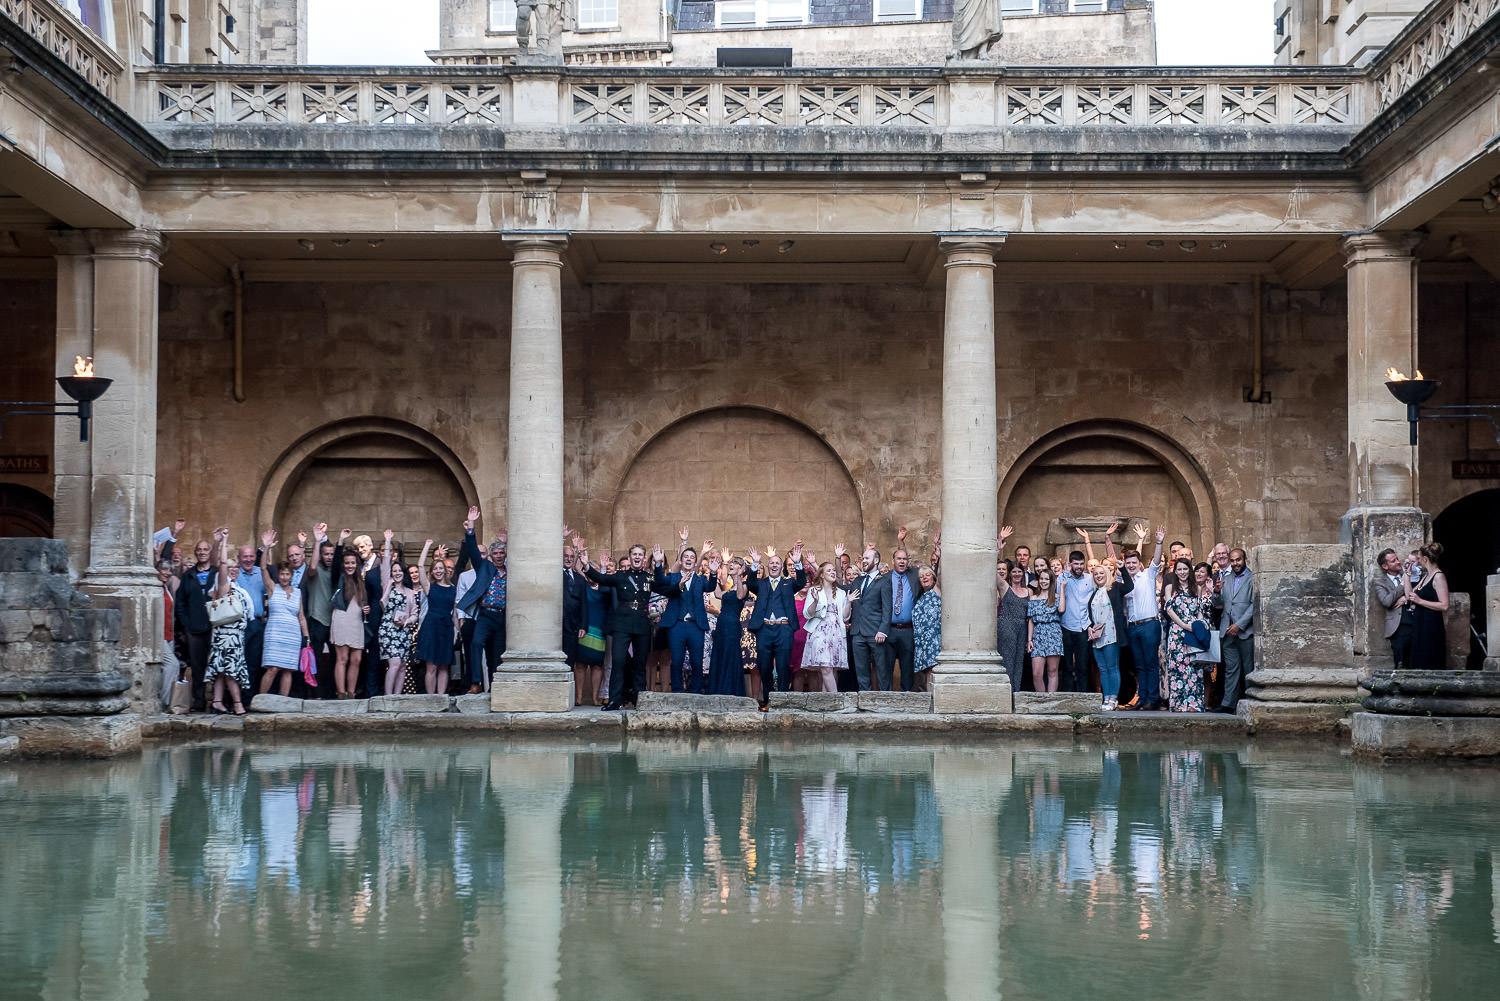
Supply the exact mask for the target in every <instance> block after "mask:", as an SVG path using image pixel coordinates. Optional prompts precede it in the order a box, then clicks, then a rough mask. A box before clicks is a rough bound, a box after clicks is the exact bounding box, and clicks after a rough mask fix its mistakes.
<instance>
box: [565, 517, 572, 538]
mask: <svg viewBox="0 0 1500 1001" xmlns="http://www.w3.org/2000/svg"><path fill="white" fill-rule="evenodd" d="M572 534H573V530H572V529H571V528H569V527H568V523H567V522H566V521H565V522H563V541H564V542H567V541H568V536H570V535H572Z"/></svg>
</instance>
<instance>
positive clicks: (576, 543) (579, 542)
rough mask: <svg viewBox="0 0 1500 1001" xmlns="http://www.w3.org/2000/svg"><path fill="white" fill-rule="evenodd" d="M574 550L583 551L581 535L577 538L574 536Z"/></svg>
mask: <svg viewBox="0 0 1500 1001" xmlns="http://www.w3.org/2000/svg"><path fill="white" fill-rule="evenodd" d="M573 548H574V549H582V548H583V536H581V535H575V536H573Z"/></svg>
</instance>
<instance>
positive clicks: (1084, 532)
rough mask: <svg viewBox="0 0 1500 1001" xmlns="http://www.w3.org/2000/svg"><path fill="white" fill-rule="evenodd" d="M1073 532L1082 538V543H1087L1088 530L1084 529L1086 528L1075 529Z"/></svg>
mask: <svg viewBox="0 0 1500 1001" xmlns="http://www.w3.org/2000/svg"><path fill="white" fill-rule="evenodd" d="M1073 531H1075V532H1077V533H1078V534H1079V535H1081V536H1083V541H1084V542H1087V541H1089V530H1088V529H1086V528H1083V527H1079V528H1075V529H1073Z"/></svg>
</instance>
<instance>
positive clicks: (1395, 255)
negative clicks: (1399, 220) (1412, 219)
mask: <svg viewBox="0 0 1500 1001" xmlns="http://www.w3.org/2000/svg"><path fill="white" fill-rule="evenodd" d="M1421 240H1422V234H1420V233H1411V232H1407V231H1405V230H1393V231H1390V232H1378V231H1376V230H1368V231H1366V232H1363V233H1349V234H1346V235H1345V236H1344V238H1343V239H1342V240H1340V241H1339V246H1340V247H1341V248H1342V249H1343V251H1344V267H1345V268H1349V267H1351V266H1353V265H1355V264H1365V263H1368V262H1371V261H1399V260H1408V259H1410V258H1411V256H1412V251H1414V250H1416V249H1417V244H1418V243H1420V242H1421Z"/></svg>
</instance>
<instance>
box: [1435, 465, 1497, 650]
mask: <svg viewBox="0 0 1500 1001" xmlns="http://www.w3.org/2000/svg"><path fill="white" fill-rule="evenodd" d="M1496 511H1500V489H1494V488H1491V489H1488V490H1476V491H1475V492H1473V493H1471V494H1465V495H1464V496H1463V497H1460V498H1459V499H1458V500H1456V501H1454V502H1453V503H1452V504H1449V505H1448V506H1447V507H1445V508H1443V510H1442V511H1441V512H1440V513H1439V514H1438V515H1437V517H1435V518H1433V519H1432V539H1433V541H1434V542H1440V543H1442V546H1443V558H1442V560H1440V561H1439V563H1440V565H1441V566H1442V568H1443V572H1444V573H1445V574H1447V576H1448V587H1449V589H1450V590H1452V591H1462V592H1464V593H1466V594H1467V595H1468V596H1469V601H1470V605H1469V608H1470V609H1471V610H1472V611H1477V612H1478V613H1479V615H1478V622H1477V623H1476V625H1477V626H1478V628H1480V629H1483V628H1484V618H1485V616H1484V609H1485V600H1486V590H1485V587H1486V585H1487V583H1488V581H1489V575H1490V574H1491V573H1493V572H1494V570H1495V567H1496V566H1500V523H1497V522H1496V520H1495V512H1496ZM1469 640H1470V648H1469V664H1470V666H1471V667H1477V666H1480V664H1481V663H1482V662H1483V660H1484V653H1483V651H1482V649H1481V648H1480V646H1479V644H1478V643H1477V642H1474V640H1475V637H1474V633H1473V631H1472V630H1471V631H1470V632H1469ZM1497 640H1500V637H1494V636H1490V637H1488V638H1487V641H1488V643H1489V644H1490V649H1491V651H1494V650H1495V649H1497V645H1496V644H1497ZM1450 643H1451V640H1450ZM1457 652H1459V651H1457V650H1452V649H1450V650H1449V653H1450V654H1453V653H1457ZM1476 662H1478V663H1476Z"/></svg>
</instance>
